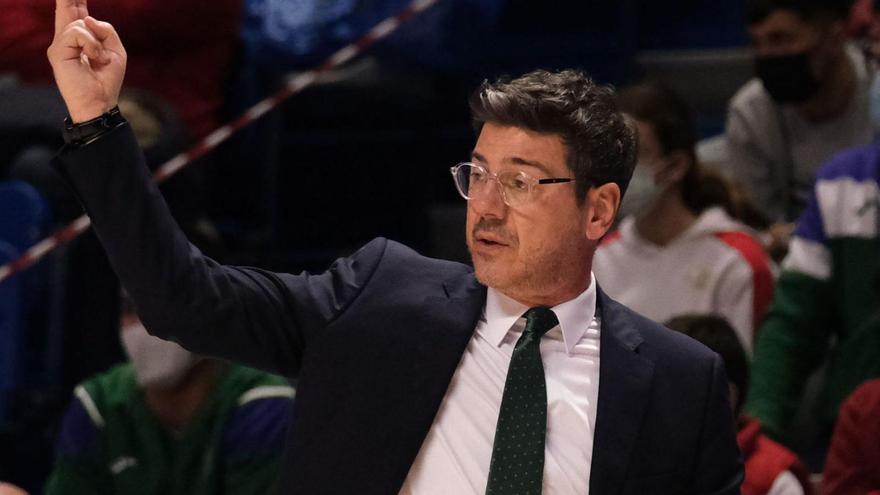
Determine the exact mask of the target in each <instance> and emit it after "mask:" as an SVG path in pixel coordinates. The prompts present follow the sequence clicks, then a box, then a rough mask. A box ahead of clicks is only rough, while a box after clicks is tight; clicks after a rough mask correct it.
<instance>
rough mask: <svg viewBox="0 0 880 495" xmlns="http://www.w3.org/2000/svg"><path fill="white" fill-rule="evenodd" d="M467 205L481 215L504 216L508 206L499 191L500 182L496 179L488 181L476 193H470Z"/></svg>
mask: <svg viewBox="0 0 880 495" xmlns="http://www.w3.org/2000/svg"><path fill="white" fill-rule="evenodd" d="M468 207H469V208H472V209H473V210H474V212H476V213H477V214H479V215H480V216H481V217H495V218H504V215H506V214H507V208H508V206H507V204H506V203H505V202H504V197H503V196H502V193H501V184H499V183H498V181H497V180H492V181H490V183H488V184H486V187H484V188H482V189H481V190H480V192H479V193H478V194H472V195H471V199H470V201H468Z"/></svg>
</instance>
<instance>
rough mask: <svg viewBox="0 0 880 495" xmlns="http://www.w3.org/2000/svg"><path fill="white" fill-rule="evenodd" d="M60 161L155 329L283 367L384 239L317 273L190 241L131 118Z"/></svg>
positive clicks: (362, 279)
mask: <svg viewBox="0 0 880 495" xmlns="http://www.w3.org/2000/svg"><path fill="white" fill-rule="evenodd" d="M56 166H57V167H58V168H59V170H60V171H61V173H62V175H64V176H65V177H66V178H67V180H68V182H69V183H70V184H71V186H72V187H73V189H74V191H75V192H76V194H77V196H78V197H79V199H80V201H81V203H82V204H83V207H84V208H85V210H86V212H87V213H88V215H89V217H90V218H91V220H92V224H93V227H94V229H95V231H96V232H97V234H98V237H99V238H100V240H101V243H102V244H103V246H104V249H105V250H106V252H107V255H108V258H109V260H110V263H111V265H112V266H113V268H114V270H115V271H116V273H117V275H118V276H119V278H120V280H121V282H122V284H123V286H124V287H125V288H126V290H127V291H128V293H129V295H130V296H131V297H132V299H133V300H134V302H135V305H136V307H137V309H138V313H139V314H140V316H141V318H142V320H143V321H144V323H145V326H146V327H147V329H148V330H149V331H150V332H151V333H153V334H155V335H157V336H159V337H162V338H165V339H168V340H173V341H175V342H178V343H180V344H181V345H182V346H183V347H185V348H187V349H189V350H191V351H193V352H196V353H199V354H203V355H211V356H217V357H221V358H225V359H229V360H232V361H236V362H241V363H244V364H247V365H250V366H254V367H258V368H262V369H265V370H268V371H270V372H274V373H278V374H282V375H286V376H295V375H296V374H297V371H298V369H299V367H300V364H301V361H302V356H303V351H304V349H305V347H306V345H307V344H308V343H309V341H310V339H312V338H314V337H315V336H316V335H317V333H318V332H320V331H321V330H322V329H323V328H325V327H326V326H327V325H328V324H329V323H330V322H332V321H333V320H334V319H335V318H336V317H337V316H338V315H339V314H341V313H342V312H343V311H344V310H345V309H346V308H347V307H348V305H349V304H350V303H351V302H352V301H353V300H354V299H355V298H356V297H357V296H358V295H359V294H360V292H361V289H362V288H363V286H364V285H365V284H366V282H367V281H368V280H369V278H370V277H371V276H372V274H373V271H374V270H375V268H376V266H377V264H378V262H379V260H380V259H381V256H382V253H383V252H384V249H385V245H386V241H384V240H378V241H374V242H371V243H370V244H368V245H367V246H365V247H364V248H362V249H361V250H360V251H359V252H358V253H356V254H355V255H353V256H352V257H350V258H346V259H341V260H338V261H337V262H336V263H334V265H333V266H332V267H331V268H330V269H329V270H328V271H326V272H324V273H322V274H319V275H310V274H305V273H304V274H301V275H296V276H294V275H289V274H277V273H272V272H268V271H265V270H260V269H256V268H247V267H232V266H224V265H221V264H219V263H217V262H215V261H214V260H212V259H210V258H208V257H206V256H204V255H203V254H202V253H201V252H200V251H199V250H198V249H196V248H195V247H194V246H192V245H191V244H190V243H189V242H188V241H187V240H186V238H185V236H184V235H183V233H182V232H181V230H180V228H179V227H178V226H177V224H176V223H175V222H174V220H173V219H172V217H171V215H170V213H169V211H168V208H167V206H166V205H165V202H164V201H163V199H162V196H161V194H160V193H159V190H158V188H157V187H156V186H155V185H154V183H153V182H152V181H151V180H150V179H149V172H148V171H147V168H146V166H145V165H144V159H143V155H142V154H141V152H140V151H139V148H138V146H137V143H136V141H135V138H134V135H133V133H132V131H131V129H130V128H129V126H127V125H126V126H123V127H120V128H118V129H116V130H115V131H113V132H111V133H110V134H109V135H107V136H105V137H103V138H101V139H99V140H98V141H96V142H94V143H91V144H89V145H88V146H85V147H82V148H78V149H70V148H65V149H62V151H61V153H59V156H58V157H57V159H56Z"/></svg>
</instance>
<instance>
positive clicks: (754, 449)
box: [666, 314, 880, 495]
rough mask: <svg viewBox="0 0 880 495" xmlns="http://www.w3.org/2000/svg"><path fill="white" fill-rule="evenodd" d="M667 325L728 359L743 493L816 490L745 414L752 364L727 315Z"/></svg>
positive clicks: (793, 494)
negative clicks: (740, 455) (741, 468)
mask: <svg viewBox="0 0 880 495" xmlns="http://www.w3.org/2000/svg"><path fill="white" fill-rule="evenodd" d="M666 326H667V327H669V328H671V329H673V330H676V331H679V332H681V333H683V334H685V335H687V336H689V337H691V338H693V339H695V340H697V341H699V342H700V343H702V344H703V345H705V346H706V347H708V348H709V349H712V350H713V351H715V352H717V353H718V354H719V355H720V356H721V359H723V360H724V367H725V368H726V370H727V380H728V386H729V387H730V405H731V407H732V408H733V413H734V417H735V418H738V419H737V420H738V423H739V424H738V425H737V426H738V433H737V436H736V440H737V443H738V444H739V448H740V450H741V451H742V454H743V459H744V461H745V467H746V479H745V481H744V482H743V484H742V494H743V495H807V494H810V493H812V490H811V486H810V483H809V473H808V472H807V470H806V469H805V468H804V466H803V465H802V464H801V462H800V460H799V459H798V457H797V455H795V454H794V453H793V452H792V451H790V450H788V449H787V448H785V447H784V446H782V445H780V444H779V443H776V442H775V441H773V440H771V439H770V438H768V437H767V436H765V435H763V434H762V433H761V428H760V424H758V422H757V421H755V420H754V419H751V418H749V417H748V416H745V415H744V414H742V411H741V409H742V404H743V400H744V398H745V395H746V392H747V391H748V387H749V365H748V359H747V358H746V353H745V350H744V349H743V346H742V344H740V341H739V339H738V338H737V336H736V332H735V331H734V329H733V327H731V326H730V324H729V323H728V322H727V321H726V320H725V319H724V318H721V317H720V316H715V315H708V314H706V315H697V314H693V315H682V316H677V317H675V318H672V319H671V320H669V321H667V322H666ZM878 403H880V402H878Z"/></svg>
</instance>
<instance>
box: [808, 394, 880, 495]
mask: <svg viewBox="0 0 880 495" xmlns="http://www.w3.org/2000/svg"><path fill="white" fill-rule="evenodd" d="M822 491H823V492H824V493H825V494H827V495H880V378H878V379H874V380H869V381H867V382H865V383H863V384H862V385H861V386H859V388H857V389H856V390H855V392H853V393H852V395H850V396H849V398H847V399H846V401H845V402H844V403H843V405H842V406H841V407H840V412H839V413H838V416H837V425H836V426H835V428H834V435H833V436H832V437H831V447H830V448H829V450H828V457H826V458H825V469H824V478H823V480H822Z"/></svg>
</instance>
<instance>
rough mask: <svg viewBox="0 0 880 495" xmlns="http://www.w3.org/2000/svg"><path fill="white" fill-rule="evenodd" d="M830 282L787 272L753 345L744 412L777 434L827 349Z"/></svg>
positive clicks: (780, 434) (781, 433)
mask: <svg viewBox="0 0 880 495" xmlns="http://www.w3.org/2000/svg"><path fill="white" fill-rule="evenodd" d="M833 300H834V298H833V297H832V295H831V284H830V283H829V282H823V281H821V280H818V279H816V278H813V277H810V276H808V275H805V274H803V273H799V272H795V271H785V272H783V273H782V276H781V277H780V278H779V282H778V283H777V286H776V290H775V292H774V294H773V303H772V305H771V306H770V310H769V312H768V314H767V318H766V319H765V320H764V324H763V325H762V326H761V328H760V330H759V333H758V339H757V343H756V346H755V355H754V362H753V363H752V377H751V384H750V385H749V394H748V399H747V402H746V411H747V412H748V413H749V414H751V415H752V416H753V417H755V418H756V419H757V420H758V421H759V422H760V423H761V425H762V428H763V429H764V430H765V431H766V432H767V433H769V434H770V435H771V436H774V437H776V438H778V439H784V438H785V431H786V428H787V426H788V424H789V422H790V421H791V418H792V416H793V415H794V413H795V411H796V409H797V406H798V404H799V402H800V399H801V395H802V393H803V387H804V382H806V380H807V378H808V377H809V375H810V374H811V373H812V372H813V371H814V370H815V369H816V368H817V367H818V366H819V365H820V364H821V363H822V360H823V358H824V357H825V356H826V354H827V350H828V345H829V336H830V334H831V330H832V325H833V321H834V318H833V309H832V307H833V304H832V301H833Z"/></svg>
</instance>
